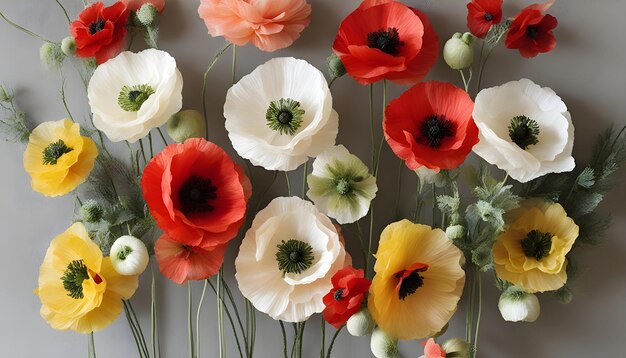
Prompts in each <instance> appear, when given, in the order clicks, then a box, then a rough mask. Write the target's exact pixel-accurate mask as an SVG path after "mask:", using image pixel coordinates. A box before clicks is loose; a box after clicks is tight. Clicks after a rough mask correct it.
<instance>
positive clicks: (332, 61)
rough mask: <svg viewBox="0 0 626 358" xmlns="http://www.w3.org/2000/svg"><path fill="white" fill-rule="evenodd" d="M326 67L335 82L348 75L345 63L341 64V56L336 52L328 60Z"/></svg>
mask: <svg viewBox="0 0 626 358" xmlns="http://www.w3.org/2000/svg"><path fill="white" fill-rule="evenodd" d="M326 67H327V69H328V74H329V75H330V77H331V79H333V80H334V79H337V78H339V77H341V76H343V75H345V74H346V67H345V66H344V65H343V62H341V59H340V58H339V56H337V54H336V53H334V52H333V53H331V54H330V56H328V57H327V58H326Z"/></svg>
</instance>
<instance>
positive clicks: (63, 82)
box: [61, 77, 75, 122]
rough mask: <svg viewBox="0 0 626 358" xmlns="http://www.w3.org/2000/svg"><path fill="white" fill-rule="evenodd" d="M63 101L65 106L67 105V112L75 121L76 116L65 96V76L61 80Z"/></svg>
mask: <svg viewBox="0 0 626 358" xmlns="http://www.w3.org/2000/svg"><path fill="white" fill-rule="evenodd" d="M61 102H63V107H65V112H67V115H68V116H69V117H70V119H71V120H72V122H75V120H74V116H72V112H71V111H70V107H69V106H68V105H67V100H66V98H65V77H63V79H62V80H61Z"/></svg>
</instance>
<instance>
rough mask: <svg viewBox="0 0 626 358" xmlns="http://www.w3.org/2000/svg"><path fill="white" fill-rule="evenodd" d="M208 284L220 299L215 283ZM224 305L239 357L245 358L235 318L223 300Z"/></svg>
mask: <svg viewBox="0 0 626 358" xmlns="http://www.w3.org/2000/svg"><path fill="white" fill-rule="evenodd" d="M207 282H208V283H209V287H211V290H213V293H214V294H215V296H216V297H217V298H218V299H219V297H218V296H217V289H216V288H215V286H214V285H213V283H212V282H211V281H210V280H207ZM222 303H223V304H224V306H225V307H226V309H225V311H226V317H228V322H229V323H230V327H231V328H232V330H233V335H234V336H235V343H236V344H237V350H238V351H239V356H240V357H241V358H243V357H244V355H243V352H242V350H241V344H240V342H239V337H238V336H237V334H236V332H237V331H236V328H235V323H234V321H233V317H232V315H231V314H230V311H229V310H228V307H227V306H226V304H225V302H224V301H223V300H222Z"/></svg>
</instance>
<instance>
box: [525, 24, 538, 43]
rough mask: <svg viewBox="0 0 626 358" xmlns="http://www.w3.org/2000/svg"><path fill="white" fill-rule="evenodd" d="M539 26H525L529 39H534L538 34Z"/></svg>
mask: <svg viewBox="0 0 626 358" xmlns="http://www.w3.org/2000/svg"><path fill="white" fill-rule="evenodd" d="M539 31H540V29H539V26H536V25H530V26H527V27H526V36H528V37H530V38H531V39H533V40H534V39H536V38H537V36H539Z"/></svg>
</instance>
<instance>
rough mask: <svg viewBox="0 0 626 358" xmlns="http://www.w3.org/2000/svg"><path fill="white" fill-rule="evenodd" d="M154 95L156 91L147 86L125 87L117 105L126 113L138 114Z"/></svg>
mask: <svg viewBox="0 0 626 358" xmlns="http://www.w3.org/2000/svg"><path fill="white" fill-rule="evenodd" d="M154 93H155V91H154V89H153V88H152V87H150V85H147V84H144V85H136V86H124V87H122V89H121V91H120V95H119V96H118V97H117V103H118V104H119V106H120V107H121V108H122V109H123V110H125V111H126V112H137V111H139V110H140V109H141V106H142V105H143V103H144V102H145V101H147V100H148V98H150V96H152V95H153V94H154Z"/></svg>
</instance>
